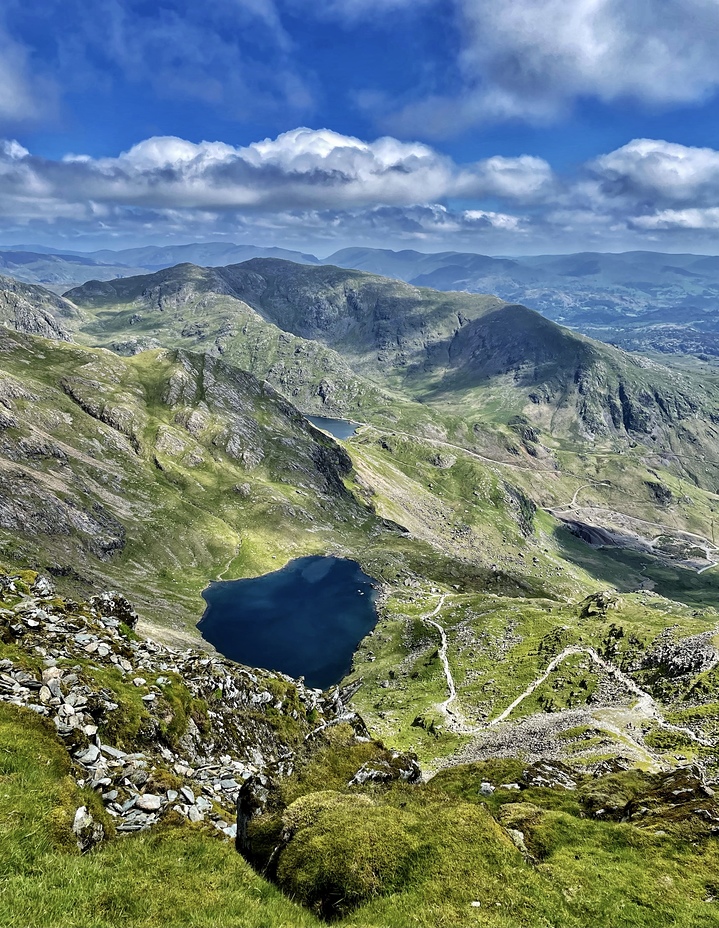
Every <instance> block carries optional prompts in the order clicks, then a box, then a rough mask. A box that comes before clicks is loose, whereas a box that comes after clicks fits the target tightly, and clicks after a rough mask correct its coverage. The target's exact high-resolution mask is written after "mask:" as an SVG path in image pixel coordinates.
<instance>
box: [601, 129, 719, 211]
mask: <svg viewBox="0 0 719 928" xmlns="http://www.w3.org/2000/svg"><path fill="white" fill-rule="evenodd" d="M589 167H590V170H591V171H592V173H593V174H594V175H595V176H596V177H597V178H598V179H600V180H601V183H602V190H603V192H604V193H605V194H607V195H608V196H635V197H637V198H651V199H652V200H653V201H654V202H660V203H666V202H673V203H693V202H696V201H697V200H701V199H706V198H707V197H713V198H715V199H716V198H719V152H717V151H715V150H714V149H712V148H692V147H689V146H687V145H679V144H677V143H676V142H665V141H662V140H659V139H634V140H633V141H632V142H629V143H628V144H627V145H624V146H622V147H621V148H618V149H617V150H616V151H613V152H610V153H609V154H607V155H601V156H600V157H599V158H596V159H595V160H594V161H593V162H592V163H591V164H590V166H589Z"/></svg>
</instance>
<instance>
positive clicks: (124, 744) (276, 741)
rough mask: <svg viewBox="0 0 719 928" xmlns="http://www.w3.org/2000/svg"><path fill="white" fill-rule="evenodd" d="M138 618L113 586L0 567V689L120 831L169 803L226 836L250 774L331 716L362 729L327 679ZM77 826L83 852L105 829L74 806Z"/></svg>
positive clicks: (284, 761) (170, 809)
mask: <svg viewBox="0 0 719 928" xmlns="http://www.w3.org/2000/svg"><path fill="white" fill-rule="evenodd" d="M136 622H137V615H136V614H135V613H134V611H133V610H132V608H131V607H130V605H129V603H128V602H127V600H126V599H125V598H124V597H122V596H120V595H119V594H117V593H103V594H101V595H98V596H95V597H93V598H92V599H91V600H90V602H88V603H82V604H78V603H73V602H70V601H64V600H61V599H59V598H58V597H57V596H56V595H55V593H54V591H53V589H52V586H51V584H50V582H49V581H48V580H47V579H45V578H43V577H40V576H38V575H37V574H34V573H33V572H30V571H27V572H23V573H22V574H15V575H12V574H4V573H0V641H2V642H4V643H5V644H11V645H14V646H15V647H14V652H13V653H14V654H16V655H18V656H13V657H4V658H3V659H2V660H0V700H2V701H3V702H6V703H10V704H13V705H16V706H22V707H25V708H28V709H31V710H32V711H34V712H36V713H38V714H39V715H41V716H43V717H44V718H46V719H47V720H48V721H49V722H50V723H51V724H52V725H54V727H55V729H56V731H57V734H58V736H59V737H60V738H61V739H62V741H63V742H64V744H65V746H66V748H67V750H68V752H69V753H70V755H71V757H72V760H73V770H74V775H75V777H76V780H77V782H78V784H79V785H80V786H86V785H89V786H90V787H92V789H93V790H95V791H97V792H98V793H99V794H100V795H101V797H102V801H103V803H104V806H105V809H106V811H107V813H108V814H109V816H110V817H111V818H112V820H113V821H114V823H115V828H114V830H115V831H116V832H117V833H119V834H123V833H132V832H137V831H142V830H145V829H147V828H150V827H151V826H153V825H155V824H157V823H158V822H159V821H160V820H161V819H163V818H164V817H166V816H168V815H171V814H173V813H174V815H175V816H178V815H179V816H181V817H182V818H185V819H187V820H189V821H191V822H200V821H203V820H206V821H208V822H211V823H212V824H214V825H215V827H216V828H217V829H219V830H220V831H222V832H224V833H225V834H226V835H228V836H229V837H232V838H234V837H235V834H236V825H235V823H234V818H235V804H236V802H237V797H238V794H239V791H240V788H241V786H242V784H243V783H245V782H246V781H247V780H249V779H250V778H256V777H258V776H259V777H262V776H264V775H265V774H267V772H268V771H272V774H273V776H278V775H280V776H286V775H288V774H290V773H291V772H292V771H293V768H294V757H295V751H296V749H297V747H298V745H299V744H301V743H302V742H304V741H305V740H307V739H310V738H311V736H312V734H313V733H314V732H316V731H318V730H323V731H324V730H326V729H327V728H328V727H330V726H333V725H334V724H337V723H339V722H343V723H349V724H350V725H353V726H354V727H355V729H356V730H357V732H358V733H359V734H358V737H361V738H364V739H365V740H368V739H367V735H366V730H365V729H364V726H363V724H362V722H361V720H360V719H359V718H358V717H357V716H356V715H355V714H354V713H352V712H349V711H348V710H347V708H346V707H345V705H344V703H343V700H342V696H341V694H340V692H339V691H338V689H337V688H335V689H334V690H331V691H329V692H327V693H322V692H321V691H319V690H315V689H311V688H309V687H306V686H305V685H304V684H303V683H302V682H301V681H296V680H293V679H291V678H289V677H287V676H285V675H283V674H279V673H270V672H269V671H264V670H257V669H249V668H246V667H241V666H239V665H236V664H233V663H232V662H230V661H227V660H224V659H222V658H220V657H217V656H215V655H210V654H207V653H205V652H202V651H194V650H184V651H183V650H179V649H176V648H170V647H165V646H163V645H161V644H158V643H157V642H154V641H152V640H149V639H147V640H142V639H139V638H138V637H137V636H136V635H135V634H134V633H133V632H132V629H133V628H134V626H135V624H136ZM74 830H75V833H76V834H77V837H78V844H79V846H80V847H81V849H83V850H87V849H88V848H89V847H91V846H92V845H93V844H96V843H98V842H99V841H101V840H102V839H103V838H104V837H105V829H104V828H103V826H102V825H101V824H100V823H99V822H97V821H94V820H93V819H92V815H91V814H90V813H89V812H88V809H87V808H86V807H84V806H83V807H80V808H78V810H77V812H76V815H75V822H74Z"/></svg>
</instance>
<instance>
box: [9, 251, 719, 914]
mask: <svg viewBox="0 0 719 928" xmlns="http://www.w3.org/2000/svg"><path fill="white" fill-rule="evenodd" d="M492 260H493V259H492ZM0 359H1V360H0V561H1V562H2V564H0V649H1V653H0V749H1V753H0V757H3V758H5V760H3V761H2V763H0V780H1V781H2V784H3V788H4V789H6V790H8V791H9V792H8V796H10V799H9V803H10V806H9V807H8V808H11V810H12V815H10V814H8V815H4V813H2V812H0V838H2V837H4V836H5V835H9V840H8V842H7V845H8V851H7V853H6V854H5V856H4V858H3V859H4V860H5V862H6V863H5V867H6V871H7V872H8V873H9V879H8V881H7V886H6V891H5V892H4V893H3V901H1V902H0V913H2V906H3V905H5V904H7V906H8V911H9V912H10V913H11V917H8V919H7V921H8V923H13V922H17V913H18V912H23V913H25V915H24V916H23V917H28V918H31V919H33V920H34V921H36V923H38V924H50V923H58V924H63V923H77V924H80V923H81V922H82V923H86V922H87V919H88V917H89V916H88V914H87V913H88V912H90V911H95V910H97V911H98V912H100V913H101V914H100V915H98V916H97V918H96V919H95V920H96V921H97V923H98V924H100V925H108V926H112V925H113V922H114V923H117V922H118V919H119V920H128V918H129V919H130V923H135V922H137V923H138V924H139V923H141V922H142V918H144V913H146V912H148V911H150V912H155V911H156V909H157V906H158V905H160V903H159V902H157V900H156V899H155V897H154V896H153V898H152V901H150V902H149V903H148V902H147V900H145V901H143V897H144V896H145V895H146V894H147V892H148V890H147V889H146V888H144V887H145V885H146V884H145V882H144V880H145V876H144V875H145V874H147V873H148V872H156V871H157V870H158V869H159V870H162V872H163V873H172V874H176V881H177V882H178V885H179V884H182V885H183V886H184V885H185V882H184V880H185V877H183V875H182V874H183V873H184V872H185V871H187V879H189V880H190V884H191V886H192V887H193V889H192V893H191V895H190V896H188V894H187V893H184V894H181V897H178V898H177V899H174V897H173V900H174V901H173V903H172V905H173V911H175V912H179V913H181V914H182V917H183V918H186V920H187V922H188V923H190V922H198V923H201V922H205V921H207V918H212V920H213V923H214V922H215V921H217V920H218V919H220V921H221V920H222V919H223V918H225V917H226V916H227V913H228V912H229V913H237V917H236V919H235V921H236V922H237V924H247V925H248V928H250V925H252V924H253V922H252V919H254V923H255V924H267V925H268V926H271V928H275V926H279V925H280V924H307V925H312V926H318V925H319V924H320V923H321V922H320V921H319V920H318V919H321V918H324V919H332V920H334V922H335V923H337V924H339V925H347V926H348V928H349V926H350V925H358V924H362V925H368V926H375V928H387V926H392V928H395V926H397V928H404V925H406V924H408V923H410V922H417V923H418V924H419V925H422V926H425V928H433V926H435V925H440V924H446V925H455V924H460V925H462V924H468V923H469V922H468V920H467V912H474V911H475V908H476V909H477V910H478V911H479V912H480V913H481V914H482V921H479V922H478V924H487V925H496V928H506V926H508V925H514V924H523V923H525V922H526V923H531V924H543V923H544V924H563V925H567V926H574V928H584V926H586V925H587V924H592V925H600V926H601V925H603V926H606V928H609V926H610V925H611V926H614V925H617V924H622V919H624V921H626V919H627V918H629V919H630V920H631V923H637V924H638V923H639V922H640V921H641V922H642V923H645V924H646V925H647V926H648V928H661V926H662V925H664V924H672V923H677V924H686V925H695V924H696V925H703V924H706V925H710V924H713V920H714V918H713V917H714V910H713V906H714V899H715V898H716V887H715V881H714V877H713V876H712V875H711V874H713V873H714V872H715V869H716V853H717V852H716V834H717V829H718V828H719V811H718V810H717V808H716V799H715V789H716V783H715V781H714V779H713V778H715V777H716V775H717V773H718V772H719V766H718V765H717V749H716V746H717V744H718V743H719V727H718V726H717V722H716V719H717V718H719V676H718V668H719V649H718V648H717V645H716V641H717V628H719V613H718V611H717V607H719V580H717V571H716V569H715V568H716V566H717V562H718V561H719V548H718V547H717V545H716V543H715V537H714V535H715V519H716V517H717V515H716V514H717V497H716V485H717V479H719V470H718V468H719V424H718V420H719V404H718V398H719V384H717V382H716V380H715V379H713V378H712V377H711V376H708V375H707V373H706V371H707V370H708V369H709V368H708V366H707V367H706V368H704V369H702V373H701V375H697V374H696V373H693V372H692V370H691V369H690V368H689V366H687V368H686V369H685V370H680V369H679V368H678V367H676V366H671V367H670V366H666V365H663V364H660V363H658V362H657V361H656V360H653V359H648V358H644V357H642V356H640V355H637V354H632V353H628V352H626V351H624V350H622V349H620V348H617V347H614V346H611V345H608V344H605V343H603V342H601V341H597V340H595V339H592V338H590V337H587V336H585V335H582V334H579V333H577V332H575V331H572V329H570V328H566V327H564V326H562V325H559V324H557V323H556V322H554V321H552V320H550V319H548V318H547V317H546V316H544V315H542V314H540V313H539V312H537V311H535V310H534V309H531V308H528V307H527V306H524V305H522V304H521V303H518V302H514V301H505V300H503V299H501V298H499V297H497V296H487V295H481V294H476V293H470V292H466V291H465V292H457V291H455V292H449V291H441V290H435V289H431V288H428V287H425V286H420V285H418V284H417V283H416V282H414V281H412V282H407V281H403V280H399V279H397V278H392V277H383V276H378V275H377V274H374V273H370V272H368V271H365V270H357V269H352V268H341V267H338V266H336V265H326V264H313V263H307V262H305V263H301V262H291V261H288V260H286V259H284V258H278V257H252V258H250V259H249V260H246V261H243V262H241V263H233V264H228V265H221V266H217V267H207V266H205V267H200V266H197V265H195V264H191V263H183V264H179V265H175V266H173V267H170V268H163V269H160V270H155V271H152V272H150V273H143V274H139V275H137V274H134V275H133V274H130V275H128V276H124V277H121V278H113V279H109V280H102V279H99V278H96V279H92V280H89V281H86V282H84V283H83V284H82V285H81V286H78V287H73V288H70V289H68V290H66V291H65V292H64V294H63V295H59V294H56V293H54V292H52V291H50V290H48V289H46V288H44V287H41V286H38V285H35V284H31V283H21V282H18V281H17V280H15V279H12V278H11V277H0ZM317 413H319V414H321V415H325V416H335V417H337V416H340V417H348V418H351V419H352V420H353V421H354V423H355V425H356V426H357V431H356V434H355V435H354V436H352V437H351V438H350V439H349V440H347V441H342V442H339V441H335V440H334V439H333V438H332V436H331V435H330V434H329V433H328V432H326V431H324V430H323V429H319V428H316V427H315V426H314V425H312V424H311V423H310V421H309V420H308V419H307V418H306V415H308V414H317ZM307 554H332V555H335V556H340V557H345V558H350V559H352V560H355V561H357V562H358V563H359V564H360V566H361V567H362V569H363V570H364V571H365V572H366V573H368V574H369V575H370V576H371V577H372V578H373V579H374V581H375V583H376V585H377V587H378V590H379V609H378V621H377V625H376V627H375V629H374V630H373V631H372V632H371V633H370V634H369V635H367V636H366V637H365V638H364V639H363V640H362V641H361V642H360V643H359V645H358V647H357V649H356V651H355V654H354V657H353V661H352V666H351V668H350V670H349V672H348V674H347V675H346V677H345V678H344V680H343V681H342V686H341V687H337V688H332V689H331V690H330V691H328V692H327V693H325V694H324V695H321V694H320V693H319V692H318V691H314V690H311V689H308V688H307V687H306V686H305V685H304V683H303V682H302V681H294V680H291V679H290V678H288V677H286V676H284V675H281V674H272V673H268V672H267V671H261V670H260V671H258V670H256V669H252V668H245V667H242V666H238V665H232V664H231V663H230V662H227V661H223V660H222V659H220V658H218V657H217V656H216V655H211V654H207V652H204V653H203V652H201V651H198V650H197V648H198V646H199V645H200V636H199V633H198V631H197V629H196V627H195V626H196V622H197V620H198V619H199V617H200V615H201V612H202V600H201V592H202V590H203V589H204V588H205V587H206V586H207V583H208V582H210V581H211V580H212V579H213V578H218V579H228V578H241V577H250V576H257V575H258V574H267V573H270V572H272V571H274V570H275V569H276V568H278V567H280V566H282V565H283V564H285V562H287V561H288V560H289V559H292V558H295V557H300V556H303V555H307ZM713 568H714V569H713ZM39 574H41V575H42V576H39ZM48 577H51V578H52V582H50V580H48V579H47V578H48ZM53 587H56V589H54V588H53ZM108 587H112V588H113V590H114V592H108V591H107V590H108ZM124 597H127V598H128V599H129V600H130V602H131V603H132V604H134V606H135V607H136V609H137V613H139V619H138V615H136V614H135V612H134V611H133V609H132V607H131V606H130V603H129V602H127V601H126V600H125V599H124ZM148 635H151V636H152V638H151V639H148V638H147V636H148ZM158 642H161V643H158ZM57 694H59V695H57ZM386 745H390V746H391V748H390V747H386ZM38 757H41V758H42V759H43V762H42V763H38V760H37V758H38ZM45 760H49V761H50V763H45ZM418 762H419V763H420V764H421V765H422V768H423V770H424V773H425V777H427V778H428V779H429V782H427V783H420V782H418V777H419V773H420V769H419V766H418ZM26 784H31V786H32V789H31V788H30V787H28V786H27V785H26ZM235 808H236V809H237V810H238V817H237V819H236V831H235V830H234V828H233V825H232V824H231V819H232V816H233V814H234V812H233V810H234V809H235ZM115 831H117V832H118V833H120V834H123V835H126V837H123V839H122V841H119V840H117V841H116V840H114V839H113V837H112V836H113V834H114V833H115ZM135 832H137V834H135ZM228 835H233V836H234V835H236V839H237V849H238V850H239V851H240V852H241V854H242V858H243V859H240V858H239V856H238V855H234V854H230V853H228V854H226V853H225V850H228V851H229V849H228V848H227V845H226V842H225V843H223V841H224V839H225V838H226V837H227V836H228ZM378 835H380V836H381V840H380V841H379V842H378V839H377V836H378ZM36 836H39V837H36ZM93 848H94V850H92V853H87V852H88V851H89V850H91V849H93ZM80 851H82V852H83V856H82V857H80V856H79V854H80ZM23 855H25V856H23ZM73 855H75V856H74V857H73ZM113 855H114V856H113ZM649 857H651V860H652V866H651V867H647V866H646V861H647V859H648V858H649ZM113 860H114V864H112V865H111V866H109V865H108V861H113ZM458 862H459V864H458ZM71 866H72V874H73V878H72V880H71V881H69V884H68V881H67V880H66V879H65V875H66V873H67V872H68V867H71ZM134 866H136V867H137V868H138V872H139V873H141V874H142V877H138V880H139V884H137V885H136V883H133V881H132V879H130V877H129V876H128V868H129V869H130V870H131V869H132V868H133V867H134ZM28 868H30V869H31V870H32V879H29V878H28V877H27V875H26V871H27V870H28ZM685 871H686V872H685ZM198 873H199V874H202V875H204V876H205V877H207V879H205V880H204V883H203V885H202V886H201V885H200V882H198V881H197V876H198ZM58 874H61V875H62V879H63V880H64V881H65V882H64V884H63V885H64V886H65V884H68V885H70V886H71V891H70V890H67V886H65V888H64V889H63V892H55V891H54V890H53V889H52V886H54V883H53V880H55V881H57V880H58V879H60V877H59V876H58ZM208 874H209V875H211V879H210V877H209V876H208ZM687 874H689V876H688V877H687ZM220 877H221V878H220ZM169 882H170V884H172V885H174V883H175V880H172V881H169ZM205 884H207V885H205ZM271 884H275V885H274V886H273V885H271ZM630 884H631V885H630ZM168 885H169V884H168ZM98 886H100V887H101V890H100V891H99V894H98V891H97V887H98ZM163 886H165V883H163ZM203 886H204V888H203ZM673 886H674V887H681V888H680V889H677V891H676V892H668V891H667V887H673ZM48 887H50V888H48ZM278 887H279V889H281V890H282V892H283V893H284V894H285V895H280V894H279V893H278V890H277V888H278ZM508 888H509V889H508ZM165 892H171V887H170V889H167V890H165V889H163V893H165ZM288 897H289V898H288ZM162 898H163V899H165V897H164V896H163V897H162ZM498 899H502V900H503V902H502V903H501V904H500V906H499V907H498V906H497V905H496V900H498ZM5 900H9V901H8V902H7V903H6V902H5ZM291 900H292V901H291ZM475 903H478V905H477V906H475ZM128 906H132V907H134V908H133V911H135V910H136V911H137V912H140V913H141V914H142V917H140V915H137V916H136V915H128V914H127V912H128ZM162 906H164V909H165V911H166V910H167V901H166V900H165V901H164V902H162ZM208 906H209V908H208ZM70 910H72V912H71V911H70ZM28 913H30V914H28ZM248 913H250V914H248ZM627 913H629V914H627ZM93 917H94V916H93ZM153 917H155V916H153ZM233 918H234V914H233ZM73 919H75V921H74V922H73ZM132 919H134V922H133V921H132ZM248 919H249V920H248ZM138 920H139V921H138Z"/></svg>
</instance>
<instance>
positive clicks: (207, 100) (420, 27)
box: [0, 0, 719, 255]
mask: <svg viewBox="0 0 719 928" xmlns="http://www.w3.org/2000/svg"><path fill="white" fill-rule="evenodd" d="M717 39H719V0H511V2H507V3H498V2H497V0H324V2H321V3H317V2H313V3H310V2H308V0H213V2H210V3H207V4H204V5H202V4H198V3H196V2H188V0H159V2H145V0H93V3H92V4H88V3H87V2H81V0H35V2H34V3H32V4H29V3H27V2H26V0H4V2H3V4H2V8H1V9H0V139H4V141H0V243H4V244H17V243H20V242H30V243H32V242H38V243H41V244H47V245H53V246H55V245H56V246H57V247H60V248H62V247H64V248H67V249H68V250H69V249H72V248H76V249H83V248H85V249H90V248H93V247H100V246H104V247H118V248H119V247H125V246H130V245H135V244H144V243H147V244H150V243H153V244H164V243H176V242H183V241H193V240H196V241H208V240H227V241H237V242H248V243H250V242H251V243H255V244H266V245H282V246H285V247H291V248H300V249H302V250H305V251H307V250H309V251H314V252H315V253H317V254H320V255H324V254H328V253H330V252H331V251H333V250H335V249H336V248H339V247H344V246H346V245H352V244H356V245H374V246H378V247H392V248H416V249H418V250H421V251H436V250H445V249H453V250H455V249H456V250H467V251H478V252H484V253H490V254H521V253H538V252H556V251H577V250H585V249H586V250H589V249H592V250H602V251H618V250H626V249H629V248H646V249H651V250H667V251H699V252H707V253H717V251H719V137H717V136H718V135H719V94H718V93H717V91H718V90H719V56H718V55H717V54H716V47H717Z"/></svg>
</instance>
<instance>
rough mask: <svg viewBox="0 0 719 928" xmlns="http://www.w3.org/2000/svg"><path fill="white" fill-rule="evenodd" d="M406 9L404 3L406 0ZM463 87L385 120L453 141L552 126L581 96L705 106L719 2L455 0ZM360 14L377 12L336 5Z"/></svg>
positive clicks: (716, 72)
mask: <svg viewBox="0 0 719 928" xmlns="http://www.w3.org/2000/svg"><path fill="white" fill-rule="evenodd" d="M398 2H399V0H398ZM452 3H453V6H454V10H455V16H456V21H457V26H458V28H457V36H458V37H459V47H458V49H457V55H456V65H457V67H458V69H459V73H460V75H461V80H460V85H459V88H456V87H453V88H452V90H451V92H442V89H441V88H438V90H437V92H436V93H434V94H433V95H431V96H429V97H425V98H424V99H421V100H418V101H415V102H413V103H410V104H409V105H408V106H406V107H405V108H404V109H403V110H402V111H401V112H400V113H395V114H393V115H392V116H391V117H390V118H388V119H387V125H388V126H391V127H393V128H394V129H395V131H396V130H397V129H401V130H402V131H403V132H416V131H417V130H418V129H419V128H421V130H422V131H423V133H425V134H427V133H430V134H435V135H446V134H451V133H452V132H456V131H458V130H460V129H462V128H465V127H467V126H470V125H475V124H481V123H483V122H487V121H501V120H526V121H530V122H547V121H551V120H554V119H556V118H558V117H560V116H562V115H564V114H566V112H567V111H568V110H569V109H570V108H571V106H572V104H573V102H574V101H575V100H576V99H578V98H580V97H594V98H596V99H599V100H601V101H603V102H607V103H611V102H613V101H616V100H621V99H631V100H635V101H640V102H642V103H644V104H648V105H657V104H659V105H671V104H686V103H692V102H696V101H700V100H702V99H703V98H705V97H706V96H707V95H709V94H711V93H714V92H715V91H716V89H717V87H718V86H719V56H717V54H716V41H715V39H716V35H717V34H718V33H719V3H717V2H716V0H644V2H639V3H628V2H626V0H511V2H497V0H452ZM333 8H334V9H336V10H342V9H344V10H346V12H347V15H348V16H352V17H357V16H358V15H360V13H361V12H362V11H364V12H365V13H366V14H371V15H373V16H375V15H377V14H378V10H377V8H376V6H375V5H374V4H373V3H370V2H362V0H341V2H340V0H335V3H334V7H333Z"/></svg>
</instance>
